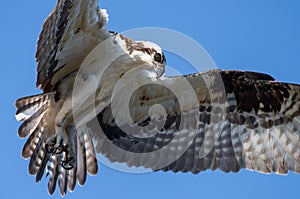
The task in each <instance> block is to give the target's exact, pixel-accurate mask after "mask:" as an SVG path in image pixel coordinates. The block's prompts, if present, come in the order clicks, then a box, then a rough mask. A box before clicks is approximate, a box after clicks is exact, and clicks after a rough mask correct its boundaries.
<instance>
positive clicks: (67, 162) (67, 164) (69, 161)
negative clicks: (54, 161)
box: [61, 157, 74, 170]
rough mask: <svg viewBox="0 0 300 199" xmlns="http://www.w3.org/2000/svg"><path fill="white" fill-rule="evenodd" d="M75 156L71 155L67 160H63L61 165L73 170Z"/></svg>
mask: <svg viewBox="0 0 300 199" xmlns="http://www.w3.org/2000/svg"><path fill="white" fill-rule="evenodd" d="M73 159H74V158H73V157H70V158H68V159H66V160H63V161H61V166H62V167H63V168H64V169H66V170H71V169H73V168H74V164H73Z"/></svg>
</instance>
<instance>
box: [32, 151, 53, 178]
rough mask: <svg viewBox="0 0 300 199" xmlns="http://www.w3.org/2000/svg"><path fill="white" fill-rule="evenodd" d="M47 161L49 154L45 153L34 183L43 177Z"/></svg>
mask: <svg viewBox="0 0 300 199" xmlns="http://www.w3.org/2000/svg"><path fill="white" fill-rule="evenodd" d="M44 150H45V148H44ZM49 159H50V154H49V153H45V156H44V158H43V161H42V164H41V166H40V168H39V170H38V172H37V174H36V180H35V181H36V182H39V181H41V179H42V177H43V175H44V173H45V168H46V166H47V163H48V161H49Z"/></svg>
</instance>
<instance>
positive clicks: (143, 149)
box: [88, 70, 300, 174]
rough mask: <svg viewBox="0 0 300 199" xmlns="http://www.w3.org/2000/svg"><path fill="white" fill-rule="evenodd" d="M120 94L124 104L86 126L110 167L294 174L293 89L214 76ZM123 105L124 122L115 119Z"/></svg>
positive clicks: (296, 126)
mask: <svg viewBox="0 0 300 199" xmlns="http://www.w3.org/2000/svg"><path fill="white" fill-rule="evenodd" d="M135 81H136V80H135ZM184 82H186V83H187V84H189V85H190V88H191V89H192V90H193V92H194V94H193V92H190V91H191V90H189V89H188V87H186V88H184V87H182V84H183V83H184ZM176 88H178V89H177V90H176ZM121 90H122V89H121ZM124 90H125V89H124ZM126 92H127V94H128V95H131V96H130V97H129V99H130V100H129V101H128V103H127V102H126V103H121V102H119V101H117V102H115V103H112V104H111V106H110V107H107V108H106V109H105V110H104V111H103V112H101V113H100V114H99V115H98V116H97V119H95V120H93V121H91V122H90V123H89V124H88V126H89V128H90V129H91V131H92V132H94V133H93V137H94V139H95V140H96V141H97V142H96V143H97V146H96V151H97V152H100V153H103V154H105V155H106V156H107V157H108V158H109V159H110V160H111V161H112V162H116V161H117V162H125V163H127V164H128V165H129V166H143V167H146V168H151V169H153V170H164V171H169V170H172V171H174V172H178V171H181V172H193V173H198V172H200V171H204V170H207V169H211V170H215V169H217V168H219V169H220V170H222V171H224V172H230V171H232V172H238V171H239V170H240V169H242V168H246V169H249V170H256V171H259V172H263V173H270V172H275V173H278V174H286V173H287V172H288V171H289V170H290V171H294V172H297V173H300V142H299V141H300V86H299V85H293V84H287V83H280V82H276V81H274V79H273V78H272V77H270V76H268V75H264V74H259V73H251V72H238V71H218V70H216V71H209V72H206V73H199V74H194V75H189V76H184V77H172V78H163V79H160V80H159V79H157V80H150V81H149V82H148V84H144V85H143V86H140V87H139V88H137V89H135V91H134V92H132V93H128V91H126ZM125 95H126V94H125ZM120 96H121V95H120ZM120 96H118V99H126V98H127V97H126V96H124V93H123V94H122V96H123V97H120ZM192 98H195V99H194V100H193V99H192ZM120 101H122V100H120ZM124 104H126V105H129V107H130V108H129V116H130V117H131V119H130V120H131V121H130V120H129V119H128V116H121V115H120V114H122V113H120V112H118V110H122V109H123V107H122V106H123V105H124ZM157 105H159V106H157ZM104 140H106V141H104Z"/></svg>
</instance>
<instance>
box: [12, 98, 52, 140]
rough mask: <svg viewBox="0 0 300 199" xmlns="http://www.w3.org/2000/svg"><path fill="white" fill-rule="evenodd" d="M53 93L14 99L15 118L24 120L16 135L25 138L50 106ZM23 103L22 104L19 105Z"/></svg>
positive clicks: (33, 129) (38, 123)
mask: <svg viewBox="0 0 300 199" xmlns="http://www.w3.org/2000/svg"><path fill="white" fill-rule="evenodd" d="M51 96H53V93H48V94H43V95H37V96H31V97H25V98H21V99H19V100H17V101H16V103H15V104H16V107H17V108H18V110H17V112H16V119H17V120H18V121H24V122H23V124H22V125H21V126H20V127H19V129H18V135H19V136H20V137H21V138H26V137H27V136H28V135H30V134H32V133H33V132H34V131H35V129H36V128H37V127H38V126H39V125H40V123H41V121H42V118H43V116H44V114H45V113H46V110H47V109H48V108H49V106H50V101H51ZM21 105H23V106H21Z"/></svg>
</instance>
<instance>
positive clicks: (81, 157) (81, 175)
mask: <svg viewBox="0 0 300 199" xmlns="http://www.w3.org/2000/svg"><path fill="white" fill-rule="evenodd" d="M77 146H78V149H77V173H76V175H77V180H78V183H79V184H80V185H84V183H85V181H86V157H85V148H84V145H83V143H82V142H81V141H80V138H79V135H78V137H77Z"/></svg>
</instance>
